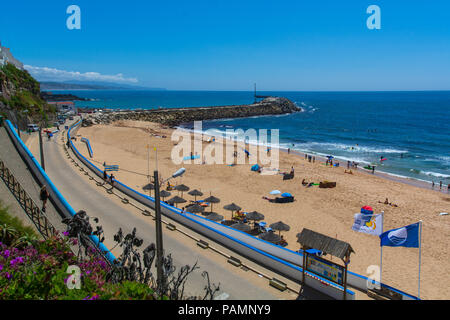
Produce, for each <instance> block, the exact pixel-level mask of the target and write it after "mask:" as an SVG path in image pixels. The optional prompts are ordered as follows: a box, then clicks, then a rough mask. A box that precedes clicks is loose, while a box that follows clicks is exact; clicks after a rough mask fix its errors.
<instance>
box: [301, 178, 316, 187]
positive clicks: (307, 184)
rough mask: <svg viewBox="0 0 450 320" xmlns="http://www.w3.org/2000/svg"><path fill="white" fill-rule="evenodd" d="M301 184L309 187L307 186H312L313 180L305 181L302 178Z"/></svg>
mask: <svg viewBox="0 0 450 320" xmlns="http://www.w3.org/2000/svg"><path fill="white" fill-rule="evenodd" d="M302 185H303V186H304V187H307V188H309V187H312V186H313V185H314V182H307V181H306V180H305V179H303V180H302Z"/></svg>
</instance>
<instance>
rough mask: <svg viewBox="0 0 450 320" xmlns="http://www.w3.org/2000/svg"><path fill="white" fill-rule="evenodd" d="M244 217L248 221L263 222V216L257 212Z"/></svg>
mask: <svg viewBox="0 0 450 320" xmlns="http://www.w3.org/2000/svg"><path fill="white" fill-rule="evenodd" d="M246 217H247V219H248V220H253V221H261V220H264V215H263V214H262V213H259V212H258V211H252V212H249V213H247V214H246Z"/></svg>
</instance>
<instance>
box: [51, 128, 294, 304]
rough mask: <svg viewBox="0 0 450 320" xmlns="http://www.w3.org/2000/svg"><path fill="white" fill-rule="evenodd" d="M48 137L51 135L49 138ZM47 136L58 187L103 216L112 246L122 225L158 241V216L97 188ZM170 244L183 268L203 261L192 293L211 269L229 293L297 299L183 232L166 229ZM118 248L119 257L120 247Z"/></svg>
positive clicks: (214, 279) (146, 241)
mask: <svg viewBox="0 0 450 320" xmlns="http://www.w3.org/2000/svg"><path fill="white" fill-rule="evenodd" d="M45 140H46V139H45ZM45 140H44V150H45V164H46V172H47V174H48V175H49V177H50V179H51V180H52V181H53V183H54V184H55V186H56V187H57V188H58V189H59V190H60V192H61V193H62V194H63V196H64V197H65V198H66V200H67V201H68V202H69V203H70V204H71V206H72V207H73V208H74V210H75V211H78V210H81V209H83V210H86V212H87V213H88V214H89V216H91V217H98V218H99V219H100V224H101V225H102V226H103V229H104V230H105V237H106V240H105V245H106V246H107V247H108V248H112V247H113V246H114V245H115V243H114V242H113V240H112V238H113V237H112V236H113V235H114V233H115V232H117V230H118V228H119V227H121V228H122V230H123V231H124V232H130V231H131V230H132V229H133V228H134V227H137V231H138V236H139V237H142V238H143V240H144V246H146V245H148V244H150V243H152V242H153V243H154V242H155V228H154V221H153V220H152V218H150V217H145V216H143V215H141V214H140V213H139V211H138V210H137V209H134V208H132V207H131V206H130V205H125V204H123V203H121V202H120V201H119V200H115V199H114V198H113V197H114V196H111V195H109V194H107V193H106V192H105V189H104V188H103V187H97V186H96V185H95V183H94V182H92V181H90V180H89V179H88V177H86V176H83V175H82V174H80V172H79V169H77V168H76V167H74V166H73V164H71V162H70V161H69V160H68V159H67V157H66V155H65V153H64V151H63V142H62V141H61V137H60V136H59V134H57V135H56V136H55V137H54V138H53V139H52V140H51V141H45ZM163 233H164V241H163V242H164V249H165V250H166V253H171V254H172V257H173V260H174V264H175V266H176V267H177V270H179V268H180V267H181V266H183V265H186V264H188V265H191V266H192V265H193V264H194V263H195V262H198V266H199V267H200V269H199V270H198V271H196V272H194V273H193V274H192V275H191V276H190V277H189V280H188V283H187V286H186V293H187V294H193V295H201V294H202V293H203V292H204V291H203V288H204V285H205V284H206V281H205V279H204V278H203V277H202V276H201V272H202V271H203V270H207V271H208V272H209V275H210V279H211V282H213V283H216V284H218V283H220V287H221V290H220V292H219V294H221V293H225V296H227V295H228V296H229V298H228V299H243V300H247V299H248V300H267V299H295V298H296V297H297V296H296V295H295V294H294V295H293V294H292V293H287V292H283V293H282V292H279V291H278V290H277V289H274V288H272V287H270V286H268V281H267V279H263V278H260V277H258V276H257V275H256V274H254V273H252V272H248V271H247V272H246V271H243V270H241V269H238V268H236V267H233V266H231V265H230V264H228V263H227V262H226V259H225V258H223V257H221V256H219V255H218V254H216V253H212V252H211V251H209V250H203V249H201V248H200V247H198V246H196V245H195V242H193V241H188V240H189V239H188V238H187V237H185V236H183V235H181V234H179V233H174V232H170V231H168V230H167V229H165V228H164V229H163ZM113 253H114V254H115V255H116V256H118V255H119V253H120V252H119V251H117V249H115V251H113Z"/></svg>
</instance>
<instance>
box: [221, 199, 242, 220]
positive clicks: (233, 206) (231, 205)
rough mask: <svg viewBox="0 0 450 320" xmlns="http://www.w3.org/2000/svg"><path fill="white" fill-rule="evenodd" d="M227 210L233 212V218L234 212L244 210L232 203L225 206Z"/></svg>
mask: <svg viewBox="0 0 450 320" xmlns="http://www.w3.org/2000/svg"><path fill="white" fill-rule="evenodd" d="M223 208H224V209H225V210H228V211H231V217H232V218H233V212H234V211H238V210H241V209H242V208H241V207H239V206H238V205H237V204H235V203H234V202H233V203H230V204H227V205H226V206H224V207H223Z"/></svg>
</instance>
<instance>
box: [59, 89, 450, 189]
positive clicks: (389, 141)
mask: <svg viewBox="0 0 450 320" xmlns="http://www.w3.org/2000/svg"><path fill="white" fill-rule="evenodd" d="M55 93H73V94H75V95H78V96H80V97H83V98H88V99H91V101H77V102H76V105H77V106H80V107H92V108H105V107H108V108H122V109H151V108H157V107H167V108H173V107H197V106H220V105H237V104H249V103H252V102H253V100H254V98H253V92H251V91H129V90H71V91H58V92H55ZM258 94H261V95H273V96H281V97H286V98H288V99H290V100H292V101H293V102H295V103H296V104H297V105H298V106H300V107H302V108H303V109H304V110H305V112H302V113H295V114H288V115H280V116H261V117H252V118H238V119H221V120H213V121H204V122H203V129H204V130H207V129H216V130H218V131H223V132H225V130H226V129H231V128H233V129H238V128H240V129H243V130H247V129H250V128H253V129H256V130H258V129H279V130H280V131H279V133H280V147H282V148H290V149H291V150H297V151H299V152H306V153H309V154H316V155H322V156H326V155H333V156H335V157H336V158H337V159H340V160H341V162H340V163H341V165H345V166H346V162H347V161H355V162H358V163H359V166H360V167H362V166H365V165H367V164H371V165H376V171H382V172H385V173H388V174H390V175H393V176H398V177H404V178H409V179H415V180H420V181H426V182H429V183H431V182H432V181H434V182H435V183H436V184H437V185H439V182H440V181H442V182H443V184H444V185H447V184H449V183H450V91H424V92H258ZM381 158H385V159H386V160H385V161H382V162H381V161H380V159H381Z"/></svg>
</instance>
